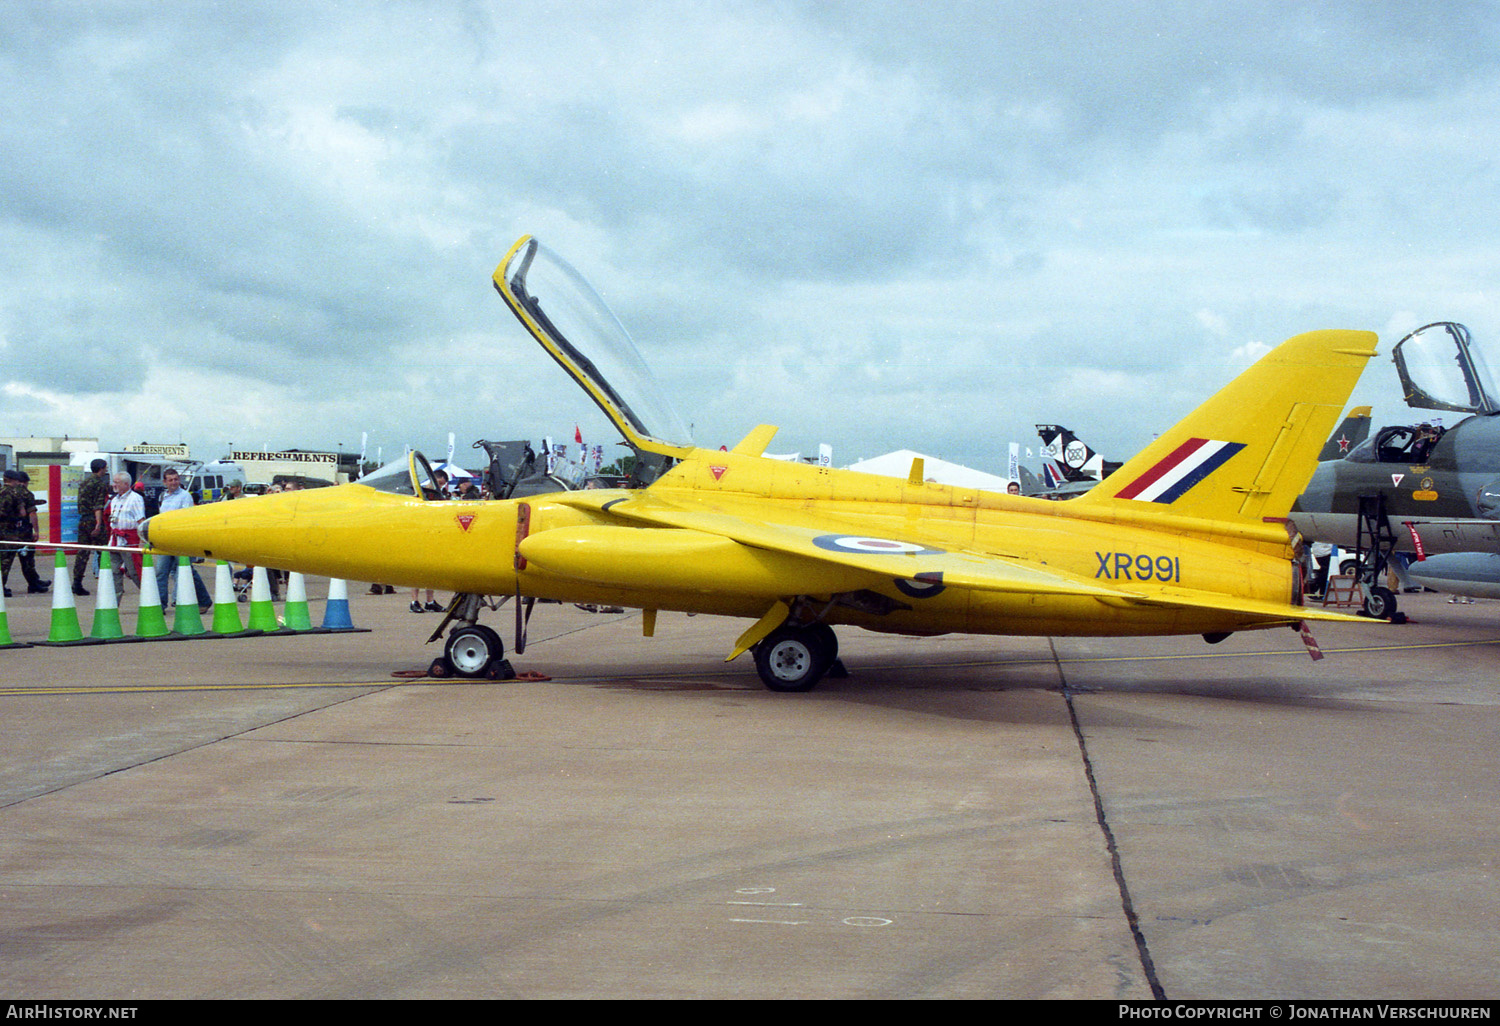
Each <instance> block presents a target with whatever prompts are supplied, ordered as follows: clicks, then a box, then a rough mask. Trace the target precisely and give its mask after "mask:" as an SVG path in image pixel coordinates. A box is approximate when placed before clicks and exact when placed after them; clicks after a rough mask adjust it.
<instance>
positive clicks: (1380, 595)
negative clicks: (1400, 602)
mask: <svg viewBox="0 0 1500 1026" xmlns="http://www.w3.org/2000/svg"><path fill="white" fill-rule="evenodd" d="M1365 615H1366V616H1369V617H1373V618H1374V619H1376V620H1389V619H1390V618H1391V617H1393V616H1395V615H1396V596H1395V595H1393V594H1392V593H1391V590H1390V589H1389V588H1381V587H1374V588H1371V589H1370V597H1369V598H1367V599H1365Z"/></svg>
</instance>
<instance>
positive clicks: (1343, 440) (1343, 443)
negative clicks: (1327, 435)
mask: <svg viewBox="0 0 1500 1026" xmlns="http://www.w3.org/2000/svg"><path fill="white" fill-rule="evenodd" d="M1348 451H1349V436H1348V435H1339V452H1348Z"/></svg>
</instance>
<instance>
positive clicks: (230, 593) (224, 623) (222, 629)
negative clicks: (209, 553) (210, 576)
mask: <svg viewBox="0 0 1500 1026" xmlns="http://www.w3.org/2000/svg"><path fill="white" fill-rule="evenodd" d="M209 631H210V632H211V633H213V634H217V635H220V636H221V637H225V638H228V637H240V638H242V637H246V636H248V635H251V634H259V633H260V631H258V630H249V631H247V630H245V625H244V624H242V623H240V606H239V600H238V599H236V598H235V597H234V571H233V570H231V569H230V566H229V564H228V563H227V562H225V561H224V560H222V559H221V560H219V562H218V565H217V566H215V567H214V625H213V626H212V627H210V628H209Z"/></svg>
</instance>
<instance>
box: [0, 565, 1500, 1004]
mask: <svg viewBox="0 0 1500 1026" xmlns="http://www.w3.org/2000/svg"><path fill="white" fill-rule="evenodd" d="M322 585H323V582H321V581H317V580H314V581H313V582H311V584H310V590H311V592H312V595H313V598H314V601H313V603H312V613H313V621H314V622H315V623H316V622H319V621H320V620H321V618H322V610H323V604H322V602H321V601H320V597H321V595H322V593H323V592H322ZM350 590H351V596H350V598H351V606H352V608H353V615H354V621H355V623H356V625H357V626H359V627H364V628H370V633H360V634H345V635H318V636H296V637H280V638H272V637H262V638H246V639H226V640H193V641H180V642H153V643H141V644H130V643H125V644H118V643H117V644H110V645H107V646H93V647H82V648H41V647H38V648H17V649H9V650H5V651H0V708H3V710H4V716H3V718H0V737H3V745H0V992H3V993H5V994H6V995H7V997H11V998H18V999H20V998H24V999H44V998H99V999H118V1000H143V999H155V998H505V997H520V998H589V997H594V998H619V997H643V998H781V997H793V998H912V997H926V998H1093V999H1111V1000H1114V999H1132V998H1150V997H1152V996H1153V995H1155V996H1159V997H1164V998H1166V999H1168V1000H1183V999H1194V998H1243V999H1260V998H1277V999H1295V998H1306V999H1317V998H1409V999H1415V998H1465V999H1486V998H1487V999H1493V998H1495V997H1496V992H1497V989H1500V987H1497V984H1496V980H1497V979H1500V946H1497V945H1496V944H1495V941H1494V938H1495V931H1496V927H1497V924H1500V887H1497V884H1496V875H1495V873H1496V866H1495V858H1496V855H1495V851H1496V841H1495V839H1496V837H1497V836H1500V811H1497V810H1500V800H1497V799H1500V783H1497V781H1500V773H1497V768H1500V766H1497V761H1500V756H1497V754H1496V753H1497V749H1500V746H1497V742H1500V709H1497V704H1500V703H1497V680H1500V672H1497V671H1500V603H1496V602H1478V603H1475V604H1473V605H1451V604H1448V603H1447V602H1446V600H1445V599H1444V598H1443V597H1442V596H1437V595H1417V596H1403V597H1402V606H1403V609H1405V610H1407V611H1409V612H1410V614H1411V617H1412V621H1413V622H1412V623H1410V624H1407V625H1404V626H1391V625H1386V624H1374V623H1371V624H1369V625H1357V626H1356V625H1350V626H1345V625H1330V626H1323V627H1320V628H1318V629H1317V631H1316V633H1317V636H1318V640H1319V642H1320V643H1321V644H1322V646H1323V650H1324V652H1325V653H1326V654H1327V658H1326V659H1324V660H1322V661H1321V662H1313V661H1312V660H1310V659H1309V657H1308V655H1307V653H1306V650H1305V649H1304V647H1303V645H1302V643H1301V642H1300V640H1299V639H1298V637H1297V635H1296V634H1294V633H1293V632H1291V631H1289V630H1276V631H1263V632H1257V633H1249V634H1240V635H1236V636H1234V637H1232V638H1230V639H1229V640H1227V641H1225V642H1223V643H1222V644H1220V645H1217V646H1208V645H1206V644H1204V642H1203V641H1202V640H1201V639H1199V638H1197V637H1191V638H1170V639H1052V640H1049V639H1046V638H974V637H942V638H929V639H905V638H888V637H882V636H878V635H873V634H868V633H866V632H863V631H858V630H853V629H848V628H845V629H842V630H841V631H840V632H839V633H840V642H841V647H842V654H843V659H844V662H845V663H846V664H847V666H848V668H849V671H850V675H849V677H848V678H846V679H829V680H825V681H824V682H823V683H821V684H820V685H819V686H818V688H817V690H815V691H813V692H812V693H810V694H805V695H786V694H775V693H772V692H768V691H766V690H764V689H763V688H762V687H761V686H760V683H759V680H758V678H757V677H756V675H755V672H754V668H753V666H752V665H751V664H750V661H749V659H748V657H746V658H743V659H742V660H741V661H740V662H737V663H734V664H730V665H725V663H724V662H723V657H724V654H725V653H726V652H727V651H728V650H729V647H730V645H731V643H732V641H733V640H734V638H735V637H736V636H737V635H738V633H739V632H740V631H741V630H742V629H743V628H744V626H745V625H744V623H742V622H740V621H732V620H724V619H718V618H714V617H704V616H700V617H686V616H682V615H680V614H670V613H663V614H662V615H661V616H660V618H659V620H658V624H657V630H656V637H654V638H642V637H641V636H640V634H641V629H640V616H639V614H638V613H635V612H633V611H632V612H627V613H624V614H610V613H590V612H585V611H582V610H579V609H576V608H574V607H572V606H559V605H538V606H537V608H536V613H535V615H534V616H533V618H532V621H531V639H530V640H531V644H530V647H529V648H528V650H527V652H526V653H525V655H523V656H520V657H514V656H513V657H512V659H513V662H514V663H515V665H516V667H517V668H518V669H521V670H533V671H539V672H542V673H545V674H549V675H550V676H551V677H552V679H551V680H550V681H546V682H528V683H520V682H507V683H469V682H461V681H459V682H456V681H452V680H447V681H434V680H430V679H419V680H413V679H410V678H403V677H397V676H394V674H396V673H397V672H400V671H415V670H421V669H424V668H425V667H426V665H427V663H428V662H429V661H430V659H431V658H432V656H433V655H434V654H436V650H437V649H438V646H437V645H433V646H424V644H423V642H424V641H425V639H426V636H427V634H428V633H430V632H431V630H432V629H433V628H434V627H435V626H436V621H437V619H438V618H437V617H436V616H435V615H433V614H424V615H421V616H417V615H414V614H412V613H410V612H408V611H407V608H406V606H407V603H408V601H409V594H400V595H393V596H382V597H374V596H367V595H365V594H363V586H361V585H351V588H350ZM79 602H80V606H81V607H82V608H81V613H82V616H81V619H82V621H83V628H84V630H85V631H86V632H87V631H88V629H89V625H90V622H91V621H90V615H91V610H92V604H91V603H92V599H91V598H90V599H80V600H79ZM125 607H126V608H125V612H124V615H123V619H124V621H125V627H126V630H127V631H129V630H131V629H133V615H132V614H133V609H134V593H133V588H132V589H131V593H130V594H128V595H127V597H126V600H125ZM49 608H50V599H49V598H48V597H47V596H25V595H21V596H17V597H15V598H13V599H11V600H10V603H9V621H10V629H11V633H12V635H13V636H14V637H15V639H16V640H17V641H23V642H24V641H36V640H42V639H44V638H45V636H46V631H47V625H48V621H49V615H48V611H49ZM240 608H241V610H242V611H243V609H244V607H243V606H242V607H240ZM169 622H170V618H169ZM486 622H488V623H489V624H490V625H491V626H493V627H495V628H497V629H499V630H501V633H502V634H503V635H504V636H505V637H506V638H507V645H509V638H510V635H511V630H512V627H511V625H512V614H511V611H510V608H509V607H506V608H504V609H502V610H501V611H500V612H498V613H491V614H489V616H488V618H487V620H486Z"/></svg>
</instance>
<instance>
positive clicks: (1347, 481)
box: [1291, 321, 1500, 559]
mask: <svg viewBox="0 0 1500 1026" xmlns="http://www.w3.org/2000/svg"><path fill="white" fill-rule="evenodd" d="M1392 357H1393V359H1394V360H1395V363H1396V371H1397V373H1398V374H1399V375H1400V377H1401V384H1402V387H1403V388H1404V390H1405V395H1406V403H1407V405H1408V406H1411V407H1413V408H1414V409H1419V410H1440V411H1445V412H1454V413H1462V414H1468V416H1466V417H1464V418H1463V419H1461V420H1460V421H1459V422H1458V423H1457V424H1454V425H1453V426H1452V427H1449V428H1447V429H1444V428H1443V427H1441V426H1440V425H1437V424H1435V423H1433V422H1431V421H1418V422H1415V423H1411V422H1409V423H1405V424H1397V425H1392V426H1388V427H1383V428H1381V429H1380V430H1379V431H1376V432H1375V433H1374V434H1373V435H1371V436H1370V437H1369V438H1367V439H1366V440H1365V441H1364V442H1363V443H1361V444H1360V445H1357V446H1355V447H1353V448H1352V449H1351V451H1350V452H1349V454H1348V455H1347V456H1345V457H1344V458H1343V459H1339V460H1331V461H1329V462H1325V463H1320V464H1319V465H1318V469H1317V471H1316V472H1315V473H1314V474H1313V477H1312V480H1311V482H1309V484H1308V486H1307V490H1306V491H1305V492H1304V493H1303V494H1302V496H1301V497H1300V498H1299V499H1298V500H1297V502H1296V504H1295V505H1293V507H1292V514H1291V516H1292V522H1293V524H1294V525H1295V526H1296V528H1297V530H1299V531H1300V532H1301V533H1302V535H1303V537H1304V538H1307V539H1309V540H1315V541H1327V542H1332V543H1334V544H1335V545H1339V546H1343V547H1346V548H1353V547H1354V546H1355V544H1356V532H1357V529H1358V526H1359V524H1360V499H1361V498H1362V497H1364V498H1370V499H1373V498H1374V497H1376V496H1379V497H1381V498H1382V499H1383V503H1384V513H1385V517H1386V520H1387V521H1388V522H1389V526H1390V529H1391V532H1392V534H1393V535H1394V538H1393V542H1394V546H1393V547H1394V549H1395V550H1396V551H1402V552H1408V553H1412V554H1414V555H1415V556H1416V557H1417V558H1418V559H1421V558H1422V557H1424V556H1426V555H1428V554H1437V553H1449V552H1500V401H1497V399H1496V396H1497V394H1500V393H1497V391H1496V389H1495V387H1494V386H1493V384H1492V383H1491V378H1490V374H1489V371H1488V369H1487V368H1486V367H1485V364H1484V360H1483V357H1482V355H1481V354H1480V353H1479V351H1478V350H1477V349H1475V348H1474V345H1473V340H1472V339H1471V338H1470V335H1469V330H1468V329H1467V328H1465V327H1464V326H1463V325H1462V324H1455V323H1453V322H1451V321H1441V322H1438V323H1435V324H1428V325H1425V326H1423V327H1421V328H1418V329H1417V330H1416V331H1414V332H1412V333H1411V334H1410V335H1407V336H1406V337H1405V338H1403V339H1402V340H1401V341H1400V342H1398V343H1397V344H1396V347H1395V349H1394V350H1393V351H1392Z"/></svg>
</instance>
